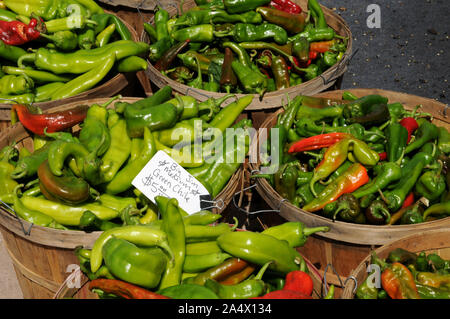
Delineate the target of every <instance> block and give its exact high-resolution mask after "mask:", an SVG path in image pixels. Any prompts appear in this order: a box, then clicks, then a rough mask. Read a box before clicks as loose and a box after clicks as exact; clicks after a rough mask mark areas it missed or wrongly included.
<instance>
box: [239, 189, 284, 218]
mask: <svg viewBox="0 0 450 319" xmlns="http://www.w3.org/2000/svg"><path fill="white" fill-rule="evenodd" d="M255 187H257V185H256V184H253V185H251V186H248V187H245V188H243V189H241V190H240V191H238V192H236V193H234V195H233V204H234V207H235V208H236V209H238V210H239V211H241V212H243V213H245V214H247V215H256V214H261V213H279V212H280V211H281V207H282V204H283V203H284V202H287V199H285V198H283V199H282V200H281V201H280V205H279V207H278V208H277V209H261V210H257V211H254V212H249V211H246V210H245V209H243V208H242V207H240V206H239V205H238V203H236V196H237V195H239V194H241V193H242V192H244V191H247V190H249V189H253V188H255Z"/></svg>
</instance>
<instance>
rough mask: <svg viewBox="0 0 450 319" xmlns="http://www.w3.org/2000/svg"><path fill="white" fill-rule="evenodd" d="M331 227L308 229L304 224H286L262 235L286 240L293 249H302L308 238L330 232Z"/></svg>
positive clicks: (270, 228) (267, 230) (268, 230)
mask: <svg viewBox="0 0 450 319" xmlns="http://www.w3.org/2000/svg"><path fill="white" fill-rule="evenodd" d="M329 230H330V229H329V227H327V226H323V227H313V228H309V227H306V226H305V224H304V223H302V222H286V223H283V224H281V225H277V226H272V227H269V228H267V229H265V230H264V231H263V232H262V234H266V235H270V236H273V237H275V238H278V239H280V240H286V241H287V242H288V244H289V246H291V247H301V246H303V245H304V244H305V243H306V240H307V238H308V236H310V235H312V234H314V233H317V232H326V231H329Z"/></svg>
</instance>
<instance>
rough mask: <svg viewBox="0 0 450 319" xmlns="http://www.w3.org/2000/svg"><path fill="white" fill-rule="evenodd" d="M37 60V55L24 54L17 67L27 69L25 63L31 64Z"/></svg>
mask: <svg viewBox="0 0 450 319" xmlns="http://www.w3.org/2000/svg"><path fill="white" fill-rule="evenodd" d="M35 60H36V53H29V54H24V55H22V56H21V57H20V58H19V59H18V60H17V66H18V67H19V68H21V69H25V64H24V62H30V63H31V62H34V61H35Z"/></svg>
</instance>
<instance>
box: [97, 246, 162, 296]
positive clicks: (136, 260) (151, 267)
mask: <svg viewBox="0 0 450 319" xmlns="http://www.w3.org/2000/svg"><path fill="white" fill-rule="evenodd" d="M102 255H103V258H104V260H105V265H106V267H108V270H109V271H110V272H111V273H112V274H113V275H114V276H115V277H117V278H119V279H122V280H125V281H127V282H130V283H132V284H136V285H139V286H142V287H145V288H150V289H151V288H155V287H156V286H157V285H158V283H159V282H160V280H161V276H162V274H163V272H164V269H165V267H166V263H167V258H166V257H165V255H164V253H163V252H160V253H157V252H154V251H149V250H146V249H144V248H139V247H137V246H136V245H135V244H133V243H130V242H128V241H126V240H124V239H119V238H115V237H112V238H110V239H109V240H108V241H107V242H106V244H105V245H104V246H103V248H102Z"/></svg>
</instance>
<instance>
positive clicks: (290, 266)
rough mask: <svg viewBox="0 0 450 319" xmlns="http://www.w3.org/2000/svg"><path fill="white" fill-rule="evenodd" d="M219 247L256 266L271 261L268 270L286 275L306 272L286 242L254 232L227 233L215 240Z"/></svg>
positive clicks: (301, 262) (294, 251) (299, 257)
mask: <svg viewBox="0 0 450 319" xmlns="http://www.w3.org/2000/svg"><path fill="white" fill-rule="evenodd" d="M217 243H218V244H219V247H220V248H221V249H222V250H223V251H225V252H227V253H229V254H231V255H232V256H235V257H238V258H242V259H243V260H246V261H248V262H251V263H254V264H256V265H260V266H262V265H264V264H266V263H267V262H270V261H273V263H271V264H270V265H269V269H270V270H273V271H274V272H277V273H281V274H286V273H288V272H290V271H293V270H302V271H306V264H305V262H304V260H303V258H302V256H301V255H300V254H299V253H298V252H297V251H296V250H295V249H294V248H292V247H290V246H289V245H288V243H287V242H286V241H283V240H279V239H277V238H275V237H272V236H270V235H266V234H261V233H256V232H228V233H226V234H223V235H221V236H219V237H218V238H217Z"/></svg>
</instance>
